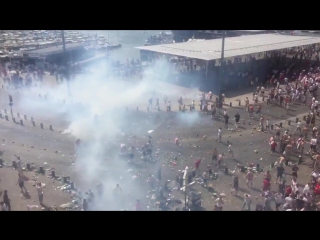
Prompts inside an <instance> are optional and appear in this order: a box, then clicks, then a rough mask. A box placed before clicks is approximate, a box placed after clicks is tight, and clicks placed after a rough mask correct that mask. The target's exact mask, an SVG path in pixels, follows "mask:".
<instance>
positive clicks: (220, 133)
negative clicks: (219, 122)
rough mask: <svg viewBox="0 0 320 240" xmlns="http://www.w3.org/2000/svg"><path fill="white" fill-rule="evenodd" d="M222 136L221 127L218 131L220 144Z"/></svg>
mask: <svg viewBox="0 0 320 240" xmlns="http://www.w3.org/2000/svg"><path fill="white" fill-rule="evenodd" d="M221 135H222V131H221V127H219V129H218V139H219V142H221V137H222V136H221Z"/></svg>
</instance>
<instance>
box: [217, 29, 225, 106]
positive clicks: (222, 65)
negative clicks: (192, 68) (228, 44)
mask: <svg viewBox="0 0 320 240" xmlns="http://www.w3.org/2000/svg"><path fill="white" fill-rule="evenodd" d="M225 38H226V31H225V30H222V47H221V60H220V61H221V65H220V70H219V77H218V87H219V92H218V94H219V108H220V105H222V92H221V83H222V78H223V70H224V42H225Z"/></svg>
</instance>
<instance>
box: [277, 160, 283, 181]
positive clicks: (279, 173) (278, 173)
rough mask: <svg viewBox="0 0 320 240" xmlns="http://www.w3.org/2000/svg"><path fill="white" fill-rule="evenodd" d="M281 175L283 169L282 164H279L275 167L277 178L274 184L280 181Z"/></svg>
mask: <svg viewBox="0 0 320 240" xmlns="http://www.w3.org/2000/svg"><path fill="white" fill-rule="evenodd" d="M283 173H284V167H283V165H282V163H280V164H279V165H278V166H277V178H276V182H275V183H278V179H279V181H281V179H282V175H283Z"/></svg>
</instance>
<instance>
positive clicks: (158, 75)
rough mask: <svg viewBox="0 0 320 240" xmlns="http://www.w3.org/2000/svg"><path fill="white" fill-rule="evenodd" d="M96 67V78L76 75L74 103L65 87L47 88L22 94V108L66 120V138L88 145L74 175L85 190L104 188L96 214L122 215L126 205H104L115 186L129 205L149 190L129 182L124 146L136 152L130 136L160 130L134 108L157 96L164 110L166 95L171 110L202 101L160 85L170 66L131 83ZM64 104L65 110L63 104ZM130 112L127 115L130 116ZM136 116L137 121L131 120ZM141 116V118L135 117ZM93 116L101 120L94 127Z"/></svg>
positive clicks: (188, 120) (160, 66)
mask: <svg viewBox="0 0 320 240" xmlns="http://www.w3.org/2000/svg"><path fill="white" fill-rule="evenodd" d="M94 67H95V68H94V69H95V71H94V72H93V73H90V74H89V75H87V74H86V75H78V76H77V77H76V79H75V80H74V81H71V83H70V89H71V96H70V97H69V96H68V87H67V84H66V82H64V83H62V84H60V85H58V86H56V87H50V86H48V85H46V86H42V87H41V89H30V91H28V92H25V93H21V99H20V101H19V103H18V104H19V105H20V106H21V107H23V108H24V111H25V112H35V110H36V112H38V113H41V114H42V115H46V116H47V117H48V118H49V117H51V118H54V117H55V116H57V115H60V116H61V115H62V116H63V118H64V119H65V120H66V121H67V122H68V127H67V128H66V129H65V130H64V132H63V134H71V135H73V136H74V137H75V138H80V139H81V141H82V143H83V144H84V146H83V147H82V149H81V152H79V153H77V159H76V163H75V171H76V175H77V176H79V178H78V177H77V179H79V181H80V182H81V184H84V185H85V186H91V187H92V186H95V185H96V184H97V183H98V182H101V183H102V184H103V185H104V195H105V196H104V199H103V200H101V201H100V203H99V202H97V203H96V205H97V208H99V209H102V210H108V209H121V208H123V207H124V206H123V204H124V203H119V202H116V201H113V202H116V203H107V201H105V199H112V198H111V196H112V189H113V188H114V187H115V186H116V184H117V183H119V184H120V186H121V187H122V191H123V194H130V198H131V199H130V200H131V202H135V200H136V199H138V198H140V197H143V196H145V192H146V189H143V187H144V188H145V187H146V186H145V184H141V182H140V183H139V182H135V181H132V178H131V176H129V177H127V179H126V174H127V175H129V174H128V173H126V172H127V170H128V169H129V168H131V167H130V166H128V164H127V162H126V161H124V160H123V159H120V158H119V157H118V150H119V147H120V144H121V143H124V144H126V145H127V146H128V147H130V146H131V145H130V144H132V145H133V146H135V145H134V142H133V141H131V142H130V141H128V139H130V136H133V135H136V136H146V135H147V131H148V130H150V129H153V130H154V131H157V128H158V127H159V123H157V125H156V124H154V123H153V122H152V121H148V114H147V113H142V112H136V107H139V109H146V108H147V105H148V100H149V99H150V98H151V97H152V96H153V92H155V94H156V97H159V100H160V105H161V106H162V107H161V108H162V110H163V109H164V105H163V100H162V99H163V96H164V95H167V96H168V100H169V101H171V102H172V104H177V100H178V98H179V97H180V96H182V97H183V98H189V99H195V100H196V99H198V98H199V97H198V93H199V91H198V90H197V89H193V90H190V89H188V90H187V89H185V88H182V87H179V86H177V87H168V86H170V85H168V84H167V83H165V82H161V81H158V80H161V79H162V78H163V77H164V76H165V77H167V76H169V71H170V65H169V63H167V62H166V61H158V62H157V63H156V64H155V65H154V66H152V67H149V69H148V70H146V71H145V73H144V75H143V79H139V80H128V81H126V80H121V79H119V78H116V77H112V74H113V73H112V72H113V70H112V69H111V67H108V65H107V64H106V63H100V65H96V66H94ZM106 76H108V77H106ZM30 92H31V93H30ZM40 92H41V93H42V94H44V93H47V95H48V100H47V101H41V100H39V97H38V94H39V93H40ZM64 99H65V100H66V102H67V104H63V103H62V101H63V100H64ZM126 107H128V109H129V111H128V112H127V111H126ZM132 112H134V114H135V115H134V116H133V115H130V114H131V113H132ZM34 114H35V115H36V114H37V113H34ZM140 114H141V116H143V117H141V116H140V117H136V116H137V115H140ZM161 114H162V113H161ZM163 114H165V113H163ZM95 115H97V120H96V121H95V120H94V116H95ZM56 118H57V117H56ZM55 121H59V120H55ZM164 121H165V120H164ZM179 121H181V122H183V121H186V123H187V124H188V125H192V123H193V122H197V121H198V119H197V116H196V115H195V114H191V115H190V117H188V114H187V115H185V117H180V118H179ZM164 124H165V123H164ZM135 147H138V148H139V147H140V146H135ZM137 158H140V155H139V154H137V153H136V154H135V159H136V160H139V159H137ZM133 168H134V167H133ZM122 176H123V177H122ZM144 180H145V179H144ZM81 184H80V185H81ZM128 196H129V195H128ZM128 198H129V197H128Z"/></svg>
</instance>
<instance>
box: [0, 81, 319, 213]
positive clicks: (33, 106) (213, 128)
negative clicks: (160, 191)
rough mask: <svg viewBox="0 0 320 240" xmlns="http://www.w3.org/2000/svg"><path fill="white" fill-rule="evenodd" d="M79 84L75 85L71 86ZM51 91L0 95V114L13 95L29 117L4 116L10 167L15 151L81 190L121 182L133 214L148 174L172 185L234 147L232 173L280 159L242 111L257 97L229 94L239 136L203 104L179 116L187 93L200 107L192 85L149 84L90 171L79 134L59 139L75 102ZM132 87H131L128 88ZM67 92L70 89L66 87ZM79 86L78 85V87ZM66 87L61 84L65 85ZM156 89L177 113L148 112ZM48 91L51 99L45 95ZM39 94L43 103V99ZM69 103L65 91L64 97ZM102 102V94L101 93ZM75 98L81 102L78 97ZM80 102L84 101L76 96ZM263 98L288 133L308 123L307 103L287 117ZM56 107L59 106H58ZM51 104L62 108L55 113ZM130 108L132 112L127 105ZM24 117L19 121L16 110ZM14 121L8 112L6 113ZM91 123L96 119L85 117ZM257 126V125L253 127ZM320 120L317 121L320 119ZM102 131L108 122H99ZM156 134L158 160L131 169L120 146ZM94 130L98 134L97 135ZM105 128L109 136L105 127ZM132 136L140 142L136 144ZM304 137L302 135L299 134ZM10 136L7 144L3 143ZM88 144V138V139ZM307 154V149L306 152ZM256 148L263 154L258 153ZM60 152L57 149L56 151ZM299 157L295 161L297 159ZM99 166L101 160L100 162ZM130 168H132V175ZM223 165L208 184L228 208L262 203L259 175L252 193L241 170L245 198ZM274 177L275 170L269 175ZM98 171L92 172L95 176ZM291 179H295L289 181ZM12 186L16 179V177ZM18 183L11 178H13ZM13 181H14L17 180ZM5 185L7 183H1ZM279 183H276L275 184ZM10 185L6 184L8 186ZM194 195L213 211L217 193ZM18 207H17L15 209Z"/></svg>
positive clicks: (304, 171)
mask: <svg viewBox="0 0 320 240" xmlns="http://www.w3.org/2000/svg"><path fill="white" fill-rule="evenodd" d="M72 84H74V86H75V85H76V83H72ZM46 86H50V88H52V89H57V88H58V86H56V84H55V80H54V79H53V77H51V76H49V77H46V79H45V83H44V85H43V86H41V87H39V85H38V86H37V87H35V88H33V89H32V90H28V92H27V93H25V92H26V90H18V91H17V90H6V89H1V90H0V109H1V113H2V114H3V116H4V115H5V114H4V109H7V111H9V107H8V105H7V104H8V93H10V94H11V95H12V96H13V99H14V107H13V114H14V116H15V118H16V119H23V118H22V117H23V115H27V118H28V120H24V126H19V125H18V124H14V123H13V122H12V119H11V118H9V121H6V120H5V119H1V120H0V125H1V133H2V137H1V138H2V139H3V140H2V146H1V151H2V158H3V159H4V161H5V162H7V163H10V162H11V161H12V160H14V156H13V155H14V154H18V155H19V156H21V157H22V159H23V163H27V162H32V163H35V164H36V165H38V166H42V165H43V164H44V162H46V163H47V164H48V165H49V166H50V168H54V169H55V171H56V172H57V174H59V175H60V176H70V177H71V178H72V179H75V182H76V185H77V186H79V188H81V189H89V188H92V189H93V188H94V186H95V185H96V184H97V183H98V182H99V181H101V179H106V181H105V183H104V184H105V186H106V188H108V189H109V190H110V191H108V190H107V192H111V189H112V188H113V187H114V186H115V184H116V183H118V182H119V183H120V185H121V186H122V190H123V192H124V194H127V195H126V196H128V199H127V200H126V201H125V202H124V203H123V204H122V206H121V207H122V208H126V209H130V210H131V209H133V205H134V202H135V200H136V199H141V201H142V203H143V204H144V206H145V208H146V209H148V208H147V206H149V205H150V203H149V200H148V199H147V198H146V196H147V195H148V196H149V195H150V194H148V193H147V192H148V191H150V190H151V188H150V186H148V184H147V182H146V179H147V176H148V174H154V175H155V172H156V170H157V169H158V168H159V167H160V166H162V175H163V176H162V179H163V181H164V180H171V181H172V182H173V181H174V179H175V176H176V175H177V174H178V173H179V172H181V170H183V169H184V168H185V167H186V166H189V167H190V168H193V167H194V162H195V160H197V159H198V158H201V159H202V163H201V164H200V171H201V172H204V171H205V170H206V167H207V165H210V164H211V163H212V161H211V156H212V150H213V148H217V150H218V153H225V154H226V155H227V153H228V149H227V147H228V143H227V142H229V143H231V144H232V146H233V151H234V154H235V158H236V159H231V158H225V160H224V161H223V163H224V164H225V167H228V168H229V170H230V171H232V170H234V169H235V166H236V165H237V164H241V165H245V166H246V165H247V164H249V163H254V164H260V166H261V167H262V168H263V169H264V170H266V169H268V168H269V166H270V165H271V164H272V163H273V162H275V160H276V159H277V158H278V156H279V155H277V156H271V155H270V154H269V151H268V150H269V145H268V140H269V138H270V137H271V136H272V134H274V132H271V133H263V132H258V131H256V130H255V129H254V127H257V126H258V121H257V120H250V121H248V119H247V113H246V112H245V110H244V106H243V105H244V101H243V100H244V99H245V97H246V96H249V99H250V100H251V99H252V94H251V93H247V94H243V95H240V96H232V95H231V93H230V94H229V95H230V96H232V97H228V93H227V94H226V103H227V104H229V102H232V104H233V107H229V106H225V107H226V109H227V112H228V114H229V116H230V120H229V122H230V126H229V128H233V126H232V125H233V123H234V121H233V116H234V115H235V114H236V113H239V114H240V116H241V121H240V122H241V124H240V126H239V131H230V130H227V129H226V128H224V123H223V122H222V121H219V120H217V121H212V120H211V116H209V115H205V114H201V113H199V107H197V112H196V113H190V112H189V111H187V112H185V113H182V112H178V111H177V110H178V103H177V100H178V98H179V97H180V96H181V95H182V96H183V98H184V101H185V102H186V104H190V103H191V101H192V100H193V99H196V100H197V105H199V101H198V99H199V96H198V93H199V92H198V91H197V90H194V89H193V90H192V89H191V90H190V89H187V88H182V87H177V86H174V85H171V84H169V83H161V82H156V83H154V84H153V85H152V86H150V87H146V88H145V89H144V90H143V91H142V92H141V94H140V96H139V99H136V101H132V102H130V103H128V105H123V106H122V107H121V108H119V110H118V111H121V112H122V111H123V113H122V114H125V115H123V116H124V118H125V119H130V120H129V121H126V123H127V126H126V128H125V129H126V130H125V131H124V134H122V135H121V134H120V135H115V136H113V139H112V141H110V140H109V139H107V138H106V140H105V144H106V145H105V147H106V149H105V150H106V151H105V153H104V158H103V159H102V160H101V161H99V166H98V167H97V166H92V165H93V163H92V164H91V163H90V162H89V160H88V162H84V161H83V160H82V161H81V162H78V163H77V160H78V159H77V156H76V152H75V149H74V141H75V140H76V137H77V136H74V135H72V134H61V133H62V132H63V131H64V130H66V129H67V128H68V127H69V124H70V119H68V114H67V112H68V111H70V109H71V108H74V105H72V104H74V103H75V101H74V102H73V103H71V100H70V99H67V100H66V101H67V102H66V103H65V104H64V103H63V101H62V100H63V99H59V98H55V97H54V96H52V93H56V92H55V91H54V90H53V92H52V93H51V92H50V91H49V90H48V89H49V88H47V87H46ZM129 86H130V85H129ZM63 87H64V89H66V86H63ZM75 87H77V86H75ZM60 88H61V86H60ZM153 91H155V94H156V97H157V96H158V97H159V98H160V106H161V110H162V109H164V108H165V107H164V104H163V101H162V98H163V96H164V95H167V96H168V98H169V99H171V100H172V108H173V112H165V111H160V112H158V111H156V110H154V109H151V110H150V112H147V111H146V109H147V104H148V99H149V98H151V97H152V94H153ZM46 92H48V93H49V97H48V98H47V100H45V99H44V98H43V94H45V93H46ZM39 94H42V95H41V98H40V97H39ZM61 96H62V98H63V96H64V95H63V94H61ZM98 97H99V98H101V96H98ZM73 98H77V97H74V96H73ZM77 99H79V98H77ZM237 100H242V105H241V106H239V105H238V104H237V103H238V101H237ZM259 101H260V102H261V104H262V113H263V116H264V117H265V118H268V119H269V120H270V123H275V124H278V123H280V122H282V123H283V128H282V129H281V132H282V133H283V131H284V130H287V129H288V130H289V132H290V133H292V132H293V131H294V129H295V126H288V122H287V120H288V119H291V120H292V122H293V124H292V125H294V122H295V118H296V117H299V118H300V119H302V117H303V115H304V114H305V113H306V112H307V111H308V109H307V107H306V106H302V105H300V104H294V105H292V106H291V109H290V113H289V115H287V114H286V110H285V109H283V108H280V107H279V106H274V105H269V106H267V105H266V104H265V102H262V99H261V98H260V99H259ZM53 102H54V103H53ZM137 106H138V107H139V111H136V107H137ZM53 107H55V108H57V109H58V110H56V109H53ZM126 107H128V111H127V112H126V111H125V108H126ZM18 112H19V113H20V118H19V117H18V116H17V113H18ZM8 115H9V116H10V113H9V114H8ZM31 117H33V118H34V120H35V121H36V126H35V127H33V126H31V122H30V118H31ZM86 118H88V119H90V118H92V116H86ZM243 119H245V120H246V124H242V122H243ZM249 122H251V124H249ZM40 123H43V124H44V126H45V129H41V128H40ZM317 123H318V119H317ZM49 125H52V126H53V128H54V131H50V130H49ZM97 127H102V125H99V124H97ZM219 127H221V128H222V143H219V142H217V140H216V139H217V130H218V128H219ZM150 129H152V130H154V131H153V132H152V134H150V135H151V136H152V142H153V145H154V148H153V149H154V152H155V155H156V157H155V158H156V160H157V162H156V164H147V163H144V162H143V161H141V160H139V159H140V157H141V155H140V154H139V153H137V154H136V157H135V158H136V161H137V163H136V164H134V165H128V163H126V162H125V161H121V160H119V159H116V158H117V157H116V156H117V153H118V149H119V146H120V144H121V143H124V144H126V145H128V146H129V144H134V146H136V147H139V146H141V145H142V144H145V143H146V142H147V137H148V134H147V132H148V130H150ZM93 131H94V133H96V131H97V130H93ZM101 131H104V130H102V129H101ZM132 136H135V139H134V140H132V139H133V138H132ZM176 137H178V138H179V139H180V143H181V146H180V147H178V148H177V147H176V145H175V144H174V139H175V138H176ZM297 137H298V136H297ZM4 139H5V140H4ZM83 140H84V141H85V140H86V139H83ZM307 149H308V147H307ZM255 150H256V152H257V153H255ZM57 151H58V152H57ZM305 159H306V164H304V165H303V166H301V167H300V174H299V179H298V182H301V184H303V185H304V184H305V183H306V181H307V179H308V178H309V174H310V171H311V170H310V168H309V166H308V164H309V161H310V160H308V158H307V157H306V156H305ZM295 160H297V159H296V158H293V161H295ZM95 164H96V162H95ZM129 169H132V170H130V171H129ZM223 169H224V168H223V167H222V168H221V169H220V170H219V171H218V176H219V177H218V179H217V180H213V181H212V182H210V184H212V185H213V187H214V189H215V190H214V191H215V192H216V193H225V194H226V204H225V206H224V210H240V209H241V206H242V201H243V194H244V193H249V194H250V195H252V197H253V198H254V201H253V204H256V203H259V202H261V198H260V196H259V195H260V193H261V189H262V174H256V176H255V178H254V183H253V188H251V189H249V188H247V187H246V185H245V179H244V177H242V174H240V173H236V174H238V175H239V176H240V183H239V185H240V189H239V196H238V197H234V196H231V194H230V189H231V187H230V185H229V184H230V183H231V181H232V174H228V175H225V174H224V173H223ZM286 171H287V172H288V173H290V172H291V170H290V167H287V169H286ZM271 172H272V174H273V177H275V176H274V174H275V170H271ZM93 173H94V174H93ZM83 174H91V175H90V176H92V177H90V179H88V178H86V177H83ZM133 175H134V176H137V175H138V176H139V177H138V179H137V180H133V178H132V176H133ZM286 178H287V179H288V180H290V175H287V177H286ZM8 181H11V180H10V179H9V180H8ZM12 181H13V180H12ZM14 181H15V180H14ZM2 182H4V181H3V180H2ZM272 183H273V181H272ZM3 184H5V183H3ZM193 188H194V189H195V190H196V191H200V192H201V193H202V199H203V207H204V208H205V209H206V210H212V209H213V206H214V203H213V201H214V200H213V198H212V197H213V193H212V191H208V189H206V188H203V187H202V186H200V185H199V184H197V185H195V186H193ZM272 190H277V185H275V184H272ZM171 196H173V197H177V198H179V199H183V194H181V193H180V192H177V191H175V190H173V192H172V193H171ZM118 207H119V206H118V205H116V206H115V204H113V203H109V204H108V206H103V208H104V209H115V208H118ZM17 208H18V206H17Z"/></svg>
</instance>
